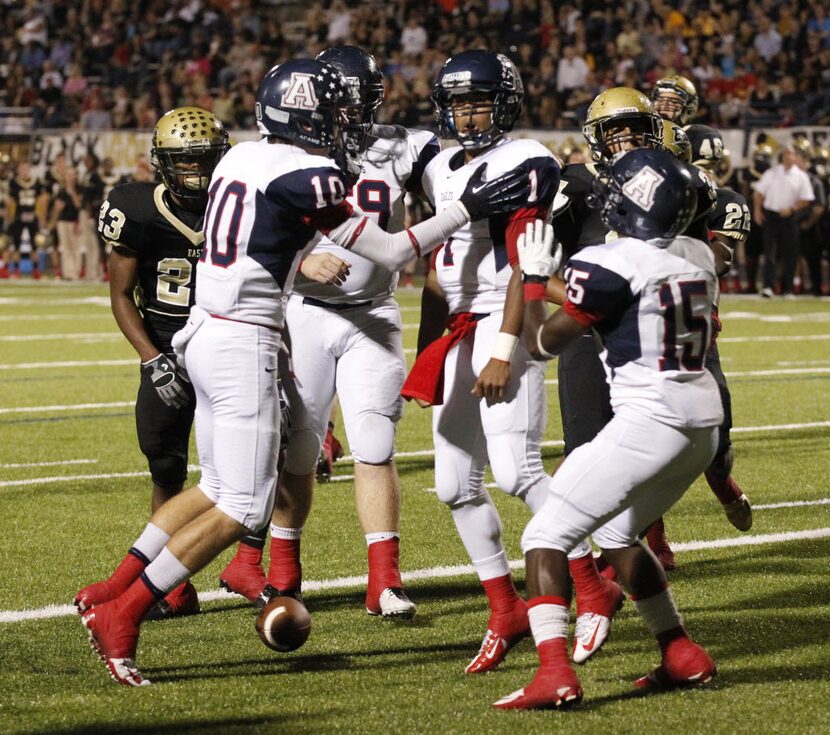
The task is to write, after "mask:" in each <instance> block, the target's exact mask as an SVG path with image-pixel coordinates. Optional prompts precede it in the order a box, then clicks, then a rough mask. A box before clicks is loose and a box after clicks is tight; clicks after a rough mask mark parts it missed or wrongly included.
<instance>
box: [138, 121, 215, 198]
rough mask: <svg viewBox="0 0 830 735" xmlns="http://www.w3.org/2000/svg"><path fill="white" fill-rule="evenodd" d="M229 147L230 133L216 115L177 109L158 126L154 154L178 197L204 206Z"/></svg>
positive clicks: (160, 171) (159, 167) (162, 173)
mask: <svg viewBox="0 0 830 735" xmlns="http://www.w3.org/2000/svg"><path fill="white" fill-rule="evenodd" d="M229 147H230V145H229V143H228V133H227V131H226V130H225V126H224V125H223V124H222V122H221V121H220V120H219V118H217V117H216V115H214V114H213V113H212V112H210V111H209V110H204V109H202V108H201V107H176V108H175V109H173V110H170V111H169V112H166V113H164V115H162V116H161V118H160V119H159V121H158V122H157V123H156V128H155V130H154V131H153V147H152V148H151V150H150V155H151V161H152V164H153V166H154V167H155V168H156V169H157V170H158V172H159V174H160V175H161V180H162V183H163V184H164V186H165V187H166V188H167V189H168V190H169V191H170V192H171V193H172V194H173V195H174V196H176V197H178V198H180V199H182V200H183V201H184V202H186V203H197V204H204V203H206V202H207V190H208V184H209V183H210V177H211V175H212V174H213V170H214V169H215V168H216V164H217V163H219V160H220V159H221V158H222V156H224V155H225V153H226V152H227V150H228V148H229Z"/></svg>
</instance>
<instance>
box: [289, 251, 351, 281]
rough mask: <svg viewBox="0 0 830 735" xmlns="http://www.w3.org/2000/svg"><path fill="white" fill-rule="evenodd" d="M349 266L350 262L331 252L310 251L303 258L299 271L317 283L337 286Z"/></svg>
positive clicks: (347, 273)
mask: <svg viewBox="0 0 830 735" xmlns="http://www.w3.org/2000/svg"><path fill="white" fill-rule="evenodd" d="M351 267H352V266H351V263H347V262H346V261H345V260H341V259H340V258H338V257H337V256H336V255H334V254H333V253H316V254H315V253H311V254H309V255H306V257H305V258H303V262H302V264H301V265H300V272H301V273H302V274H303V275H304V276H305V277H306V278H309V279H311V280H312V281H317V283H323V284H326V285H334V286H339V285H340V284H342V283H343V281H345V280H346V276H348V275H349V268H351Z"/></svg>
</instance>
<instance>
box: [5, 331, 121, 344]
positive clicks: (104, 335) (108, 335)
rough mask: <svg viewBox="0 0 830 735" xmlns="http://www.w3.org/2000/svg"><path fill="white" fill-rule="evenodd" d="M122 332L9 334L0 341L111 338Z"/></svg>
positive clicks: (117, 336) (115, 337) (117, 337)
mask: <svg viewBox="0 0 830 735" xmlns="http://www.w3.org/2000/svg"><path fill="white" fill-rule="evenodd" d="M123 336H124V335H123V334H121V332H74V333H68V332H58V333H56V334H9V335H5V336H3V337H0V342H46V341H48V340H67V339H71V340H90V339H96V340H109V339H122V338H123Z"/></svg>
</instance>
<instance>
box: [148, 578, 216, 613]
mask: <svg viewBox="0 0 830 735" xmlns="http://www.w3.org/2000/svg"><path fill="white" fill-rule="evenodd" d="M201 611H202V608H201V607H200V606H199V595H198V593H197V592H196V588H195V587H194V586H193V585H192V584H190V582H183V583H182V584H180V585H179V586H178V587H176V589H174V590H172V591H171V592H168V593H167V596H166V597H163V598H162V599H161V600H159V601H158V602H157V603H156V604H155V605H153V606H152V607H151V608H150V611H149V612H148V613H147V615H146V616H145V617H144V619H145V620H166V619H167V618H181V617H184V616H185V615H197V614H199V613H200V612H201Z"/></svg>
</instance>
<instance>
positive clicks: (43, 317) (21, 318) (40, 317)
mask: <svg viewBox="0 0 830 735" xmlns="http://www.w3.org/2000/svg"><path fill="white" fill-rule="evenodd" d="M89 319H112V314H110V313H109V312H108V311H102V312H101V313H100V314H3V316H0V322H60V321H64V322H79V321H82V320H83V321H87V320H89Z"/></svg>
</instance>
